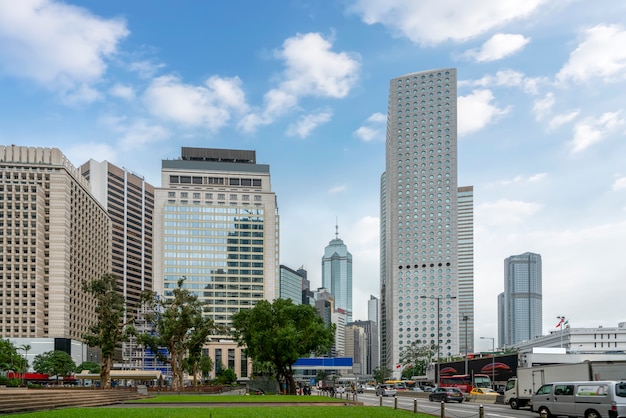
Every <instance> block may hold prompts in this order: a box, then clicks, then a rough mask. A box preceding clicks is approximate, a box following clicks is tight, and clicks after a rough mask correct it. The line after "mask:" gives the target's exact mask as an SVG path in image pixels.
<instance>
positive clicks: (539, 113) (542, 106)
mask: <svg viewBox="0 0 626 418" xmlns="http://www.w3.org/2000/svg"><path fill="white" fill-rule="evenodd" d="M554 103H555V99H554V93H548V94H546V95H545V97H544V98H543V99H537V100H535V103H534V104H533V113H534V114H535V119H536V120H537V121H538V122H539V121H542V120H543V119H545V117H546V116H547V115H548V114H550V113H551V112H552V108H553V107H554Z"/></svg>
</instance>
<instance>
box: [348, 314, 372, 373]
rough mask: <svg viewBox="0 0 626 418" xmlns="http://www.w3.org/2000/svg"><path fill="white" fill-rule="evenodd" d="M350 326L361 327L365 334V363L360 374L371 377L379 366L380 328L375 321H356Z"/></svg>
mask: <svg viewBox="0 0 626 418" xmlns="http://www.w3.org/2000/svg"><path fill="white" fill-rule="evenodd" d="M348 326H353V327H360V328H362V329H363V332H364V333H365V336H366V340H365V347H366V350H365V363H364V365H363V366H362V367H361V370H362V371H360V372H359V373H364V374H369V375H371V374H372V373H373V371H374V369H376V368H378V366H379V355H378V352H379V349H378V326H377V324H376V322H374V321H369V320H368V321H354V322H351V323H349V324H348Z"/></svg>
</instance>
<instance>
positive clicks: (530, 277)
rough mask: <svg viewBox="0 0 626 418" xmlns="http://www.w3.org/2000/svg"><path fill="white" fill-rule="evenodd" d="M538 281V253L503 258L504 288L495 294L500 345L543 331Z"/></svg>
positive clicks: (539, 275) (524, 338)
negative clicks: (498, 309) (499, 310)
mask: <svg viewBox="0 0 626 418" xmlns="http://www.w3.org/2000/svg"><path fill="white" fill-rule="evenodd" d="M541 283H542V278H541V255H539V254H535V253H531V252H526V253H524V254H520V255H512V256H510V257H508V258H506V259H505V260H504V292H503V293H502V294H500V295H499V296H498V306H499V308H500V309H501V310H502V311H501V312H500V313H499V324H498V327H499V332H498V335H499V338H500V341H499V343H500V346H507V345H513V344H516V343H518V342H520V341H528V340H532V339H533V338H535V337H538V336H541V335H542V334H543V330H542V321H543V315H542V284H541Z"/></svg>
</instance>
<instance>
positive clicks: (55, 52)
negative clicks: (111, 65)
mask: <svg viewBox="0 0 626 418" xmlns="http://www.w3.org/2000/svg"><path fill="white" fill-rule="evenodd" d="M128 33H129V31H128V29H127V28H126V23H125V22H124V21H123V20H121V19H102V18H100V17H98V16H95V15H93V14H91V13H90V12H89V11H87V10H85V9H83V8H80V7H76V6H71V5H68V4H65V3H60V2H55V1H51V0H20V1H0V68H1V69H2V71H3V72H5V73H7V74H10V75H12V76H15V77H23V78H29V79H33V80H35V81H36V82H37V83H39V84H41V85H43V86H45V87H46V88H48V89H51V90H53V91H58V92H61V93H62V94H64V95H65V96H66V99H67V101H69V102H74V103H76V102H89V101H93V100H95V99H96V98H97V97H96V96H97V94H94V91H93V89H92V88H91V84H93V83H95V82H97V81H99V80H100V79H101V77H102V76H103V74H104V73H105V71H106V68H107V65H106V62H105V60H106V59H107V58H109V57H111V56H112V55H114V54H115V53H116V52H117V47H118V44H119V42H120V41H121V40H122V39H123V38H124V37H126V36H127V35H128Z"/></svg>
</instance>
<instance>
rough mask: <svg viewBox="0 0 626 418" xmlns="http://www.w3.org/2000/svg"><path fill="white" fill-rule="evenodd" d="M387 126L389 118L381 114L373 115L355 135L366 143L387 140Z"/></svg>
mask: <svg viewBox="0 0 626 418" xmlns="http://www.w3.org/2000/svg"><path fill="white" fill-rule="evenodd" d="M386 125H387V116H385V115H383V114H382V113H380V112H376V113H374V114H372V115H371V116H370V117H369V118H367V121H366V124H365V125H363V126H360V127H359V128H358V129H357V130H356V131H354V135H355V136H356V137H357V138H360V139H362V140H363V141H365V142H369V141H373V140H377V139H379V140H382V141H384V140H385V127H386Z"/></svg>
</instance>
